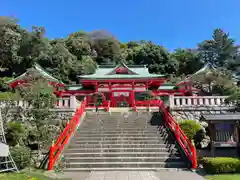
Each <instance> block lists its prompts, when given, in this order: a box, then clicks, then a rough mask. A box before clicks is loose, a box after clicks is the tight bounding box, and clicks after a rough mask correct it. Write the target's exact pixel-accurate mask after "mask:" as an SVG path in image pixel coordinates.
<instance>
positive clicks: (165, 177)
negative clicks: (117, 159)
mask: <svg viewBox="0 0 240 180" xmlns="http://www.w3.org/2000/svg"><path fill="white" fill-rule="evenodd" d="M65 177H69V178H72V179H73V180H204V178H203V177H202V176H200V175H198V174H197V173H194V172H188V171H178V172H175V171H168V172H154V171H92V172H90V173H87V172H81V173H66V174H65Z"/></svg>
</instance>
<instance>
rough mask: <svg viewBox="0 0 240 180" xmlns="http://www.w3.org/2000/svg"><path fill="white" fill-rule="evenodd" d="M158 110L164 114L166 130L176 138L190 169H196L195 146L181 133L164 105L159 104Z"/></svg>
mask: <svg viewBox="0 0 240 180" xmlns="http://www.w3.org/2000/svg"><path fill="white" fill-rule="evenodd" d="M160 109H161V110H162V112H163V114H164V121H165V124H166V126H167V127H168V128H170V129H171V131H172V132H173V133H174V136H175V138H176V141H177V142H178V144H179V145H180V147H181V148H182V150H183V151H184V153H185V154H186V156H187V158H188V159H189V160H190V161H191V164H192V168H193V169H196V168H197V153H196V147H195V145H194V144H193V143H192V142H191V141H189V139H188V138H187V136H186V135H185V134H184V132H183V131H182V129H181V127H180V126H179V124H178V123H177V122H176V121H175V120H174V118H173V117H172V115H171V114H170V112H169V110H168V108H166V107H165V105H164V103H163V102H161V104H160Z"/></svg>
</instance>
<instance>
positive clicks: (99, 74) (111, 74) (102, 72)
mask: <svg viewBox="0 0 240 180" xmlns="http://www.w3.org/2000/svg"><path fill="white" fill-rule="evenodd" d="M120 70H122V72H120ZM118 71H119V72H118ZM78 77H79V78H82V79H134V78H163V77H166V75H162V74H150V73H149V72H148V68H147V67H146V66H145V67H143V66H127V65H125V64H124V63H120V64H119V65H117V66H115V67H111V66H108V67H106V66H105V67H99V68H98V69H97V70H96V72H95V73H94V74H91V75H82V76H78Z"/></svg>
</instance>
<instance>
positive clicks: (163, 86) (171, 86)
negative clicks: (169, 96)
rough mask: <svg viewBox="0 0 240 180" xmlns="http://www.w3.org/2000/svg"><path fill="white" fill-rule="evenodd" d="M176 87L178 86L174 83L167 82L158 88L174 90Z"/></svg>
mask: <svg viewBox="0 0 240 180" xmlns="http://www.w3.org/2000/svg"><path fill="white" fill-rule="evenodd" d="M175 87H176V86H174V85H170V84H169V85H168V84H166V85H161V86H159V87H158V90H174V88H175Z"/></svg>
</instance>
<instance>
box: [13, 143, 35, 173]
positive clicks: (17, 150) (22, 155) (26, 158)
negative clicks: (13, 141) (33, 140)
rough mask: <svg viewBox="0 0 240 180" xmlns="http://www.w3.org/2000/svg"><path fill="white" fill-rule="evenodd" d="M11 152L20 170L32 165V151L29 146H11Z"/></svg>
mask: <svg viewBox="0 0 240 180" xmlns="http://www.w3.org/2000/svg"><path fill="white" fill-rule="evenodd" d="M10 152H11V155H12V158H13V160H14V161H15V163H16V165H17V167H18V169H19V170H21V169H24V168H26V167H29V166H30V162H31V153H30V150H29V149H28V148H27V147H24V146H16V147H11V149H10Z"/></svg>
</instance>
